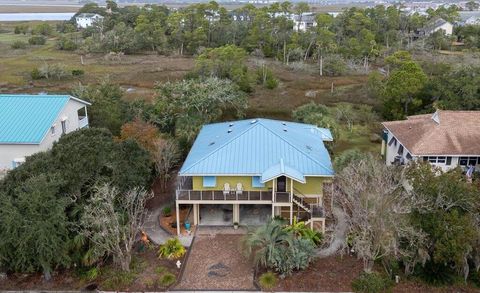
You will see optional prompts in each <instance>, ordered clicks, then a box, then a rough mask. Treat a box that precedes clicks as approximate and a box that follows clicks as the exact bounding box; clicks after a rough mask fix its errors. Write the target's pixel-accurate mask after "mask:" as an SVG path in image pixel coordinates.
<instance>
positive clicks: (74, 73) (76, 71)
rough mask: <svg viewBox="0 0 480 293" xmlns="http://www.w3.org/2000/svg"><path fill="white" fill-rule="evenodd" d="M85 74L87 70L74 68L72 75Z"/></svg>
mask: <svg viewBox="0 0 480 293" xmlns="http://www.w3.org/2000/svg"><path fill="white" fill-rule="evenodd" d="M84 74H85V71H83V70H82V69H73V70H72V75H73V76H82V75H84Z"/></svg>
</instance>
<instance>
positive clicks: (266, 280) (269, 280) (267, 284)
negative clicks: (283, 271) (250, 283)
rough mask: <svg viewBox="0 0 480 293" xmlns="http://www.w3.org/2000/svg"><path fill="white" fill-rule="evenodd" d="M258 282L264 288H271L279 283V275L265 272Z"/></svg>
mask: <svg viewBox="0 0 480 293" xmlns="http://www.w3.org/2000/svg"><path fill="white" fill-rule="evenodd" d="M258 282H259V283H260V286H261V287H262V289H266V290H270V289H273V287H275V285H277V276H275V274H274V273H272V272H267V273H263V274H262V275H261V276H260V278H258Z"/></svg>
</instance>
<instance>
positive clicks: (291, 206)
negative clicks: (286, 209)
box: [290, 203, 293, 225]
mask: <svg viewBox="0 0 480 293" xmlns="http://www.w3.org/2000/svg"><path fill="white" fill-rule="evenodd" d="M292 224H293V203H292V204H290V225H292Z"/></svg>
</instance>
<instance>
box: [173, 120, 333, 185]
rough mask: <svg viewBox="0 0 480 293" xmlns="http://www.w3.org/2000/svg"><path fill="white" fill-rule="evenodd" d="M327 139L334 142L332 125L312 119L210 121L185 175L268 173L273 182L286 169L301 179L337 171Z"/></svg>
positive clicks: (264, 176)
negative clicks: (308, 121) (317, 123)
mask: <svg viewBox="0 0 480 293" xmlns="http://www.w3.org/2000/svg"><path fill="white" fill-rule="evenodd" d="M324 141H332V134H331V132H330V130H328V129H325V128H319V127H317V126H315V125H311V124H303V123H295V122H286V121H278V120H270V119H249V120H240V121H232V122H223V123H215V124H208V125H205V126H204V127H203V128H202V130H201V131H200V133H199V134H198V137H197V139H196V140H195V143H194V144H193V146H192V149H191V150H190V153H189V154H188V157H187V159H186V160H185V163H184V164H183V166H182V168H181V170H180V175H181V176H196V175H197V176H207V175H212V176H221V175H224V176H226V175H246V176H262V181H267V180H269V179H271V177H272V176H276V175H278V174H284V175H287V176H288V177H290V178H293V179H295V180H297V181H301V182H303V181H304V180H305V176H332V175H333V168H332V164H331V161H330V156H329V154H328V151H327V149H326V148H325V146H324Z"/></svg>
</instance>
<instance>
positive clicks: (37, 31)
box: [32, 23, 53, 36]
mask: <svg viewBox="0 0 480 293" xmlns="http://www.w3.org/2000/svg"><path fill="white" fill-rule="evenodd" d="M52 32H53V28H52V26H50V25H49V24H48V23H42V24H39V25H37V26H36V27H34V28H33V29H32V35H44V36H49V35H51V34H52Z"/></svg>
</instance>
